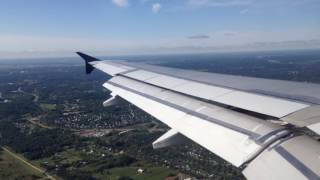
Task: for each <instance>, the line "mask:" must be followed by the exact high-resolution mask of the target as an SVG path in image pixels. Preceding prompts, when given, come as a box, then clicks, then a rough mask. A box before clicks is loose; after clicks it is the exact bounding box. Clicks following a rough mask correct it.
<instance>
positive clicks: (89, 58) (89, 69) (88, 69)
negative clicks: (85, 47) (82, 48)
mask: <svg viewBox="0 0 320 180" xmlns="http://www.w3.org/2000/svg"><path fill="white" fill-rule="evenodd" d="M76 54H78V55H79V56H80V57H81V58H82V59H84V61H85V63H86V74H90V73H91V72H92V71H93V69H94V67H93V66H92V65H91V64H89V63H90V62H93V61H100V60H99V59H97V58H94V57H92V56H89V55H87V54H84V53H82V52H76Z"/></svg>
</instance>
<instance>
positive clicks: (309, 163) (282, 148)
mask: <svg viewBox="0 0 320 180" xmlns="http://www.w3.org/2000/svg"><path fill="white" fill-rule="evenodd" d="M306 147H308V148H306ZM319 157H320V144H319V143H318V142H317V141H315V140H313V139H311V138H309V137H307V136H298V137H293V138H291V139H289V140H287V141H279V142H275V143H274V144H273V145H271V146H270V147H269V148H267V149H266V150H265V151H263V152H262V153H261V154H260V155H259V156H258V157H257V158H255V159H254V160H253V161H252V162H251V163H250V164H249V165H248V167H247V168H246V169H245V170H244V171H243V174H244V175H245V176H246V177H247V178H248V179H259V180H269V179H291V180H301V179H306V180H307V179H308V180H318V179H320V159H319Z"/></svg>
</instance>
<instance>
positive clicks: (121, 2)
mask: <svg viewBox="0 0 320 180" xmlns="http://www.w3.org/2000/svg"><path fill="white" fill-rule="evenodd" d="M112 2H113V3H114V4H115V5H117V6H119V7H126V6H128V4H129V3H128V0H112Z"/></svg>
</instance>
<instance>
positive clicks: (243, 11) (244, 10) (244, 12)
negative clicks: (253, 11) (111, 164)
mask: <svg viewBox="0 0 320 180" xmlns="http://www.w3.org/2000/svg"><path fill="white" fill-rule="evenodd" d="M248 11H249V9H242V10H241V11H240V14H247V13H248Z"/></svg>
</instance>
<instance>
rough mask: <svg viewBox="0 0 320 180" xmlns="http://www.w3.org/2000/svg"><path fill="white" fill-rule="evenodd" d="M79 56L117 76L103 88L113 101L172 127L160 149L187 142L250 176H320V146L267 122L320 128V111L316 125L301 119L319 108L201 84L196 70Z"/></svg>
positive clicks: (312, 121) (302, 102) (295, 101)
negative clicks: (183, 71) (318, 125)
mask: <svg viewBox="0 0 320 180" xmlns="http://www.w3.org/2000/svg"><path fill="white" fill-rule="evenodd" d="M78 54H79V55H80V56H81V57H82V58H84V59H85V62H86V66H91V67H92V70H93V68H97V69H99V70H101V71H103V72H105V73H107V74H109V75H111V76H113V77H112V78H111V79H110V80H109V81H107V82H106V83H104V84H103V86H104V87H105V88H107V89H109V90H110V91H111V92H112V94H113V97H121V98H123V99H126V100H127V101H129V102H130V103H132V104H135V105H136V106H137V107H139V108H141V109H143V110H144V111H145V112H147V113H149V114H151V115H152V116H154V117H156V118H157V119H158V120H160V121H162V122H163V123H165V124H167V125H168V126H169V127H171V128H172V129H171V130H170V131H169V132H168V133H166V134H165V135H163V136H162V137H160V138H159V139H158V140H156V141H155V142H154V143H153V145H154V147H155V148H159V147H165V146H168V145H171V144H178V143H179V142H180V141H184V140H185V139H186V138H187V139H191V140H192V141H194V142H196V143H198V144H200V145H201V146H203V147H204V148H206V149H208V150H209V151H211V152H213V153H215V154H216V155H218V156H220V157H222V158H223V159H225V160H226V161H228V162H230V163H231V164H233V165H234V166H236V167H240V168H242V169H243V173H244V175H245V176H246V177H247V178H248V179H280V178H291V179H315V178H317V179H319V178H320V159H319V158H318V157H319V155H320V145H319V143H318V142H317V141H315V140H312V139H311V138H309V137H306V136H304V135H302V136H301V135H297V134H296V133H295V132H294V131H292V130H291V129H290V128H287V127H286V126H281V125H279V124H274V123H271V122H270V121H266V119H272V120H277V121H287V123H290V121H291V122H294V121H296V123H297V124H299V125H300V126H306V125H312V124H316V123H319V119H317V118H316V117H319V114H316V116H312V115H310V117H312V118H313V119H312V120H310V121H309V123H301V121H299V119H298V118H300V117H301V116H302V115H301V112H302V113H304V114H306V112H308V114H310V111H311V112H313V111H316V110H317V107H318V106H316V104H314V103H312V102H310V101H297V100H296V99H292V98H283V97H277V96H271V95H265V94H261V93H260V94H259V93H252V92H248V91H244V90H243V89H239V88H233V87H226V86H222V85H221V84H219V85H213V84H212V83H208V82H201V81H198V80H194V79H192V77H193V76H196V74H193V75H192V73H194V72H192V71H191V73H190V72H189V73H187V75H190V76H189V77H188V78H182V77H179V76H176V75H171V74H170V71H173V70H172V68H169V69H166V70H165V71H161V72H160V70H159V69H157V70H153V71H152V70H150V69H147V68H145V67H149V66H148V65H146V66H142V65H139V66H137V65H132V64H130V63H126V62H123V61H100V60H98V59H96V58H93V57H90V56H88V55H85V54H83V53H78ZM160 69H162V68H160ZM92 70H91V69H90V71H89V72H88V71H86V72H87V73H90V72H91V71H92ZM176 71H179V70H176ZM177 74H179V73H177ZM315 109H316V110H315ZM299 112H300V114H299ZM307 119H310V118H307ZM292 124H293V125H295V124H294V123H292ZM185 137H186V138H185ZM306 139H307V140H306ZM311 148H312V149H311ZM302 150H303V151H304V152H306V153H301V151H302ZM275 168H276V170H274V169H275ZM262 172H263V173H262ZM268 174H270V175H268Z"/></svg>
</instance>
